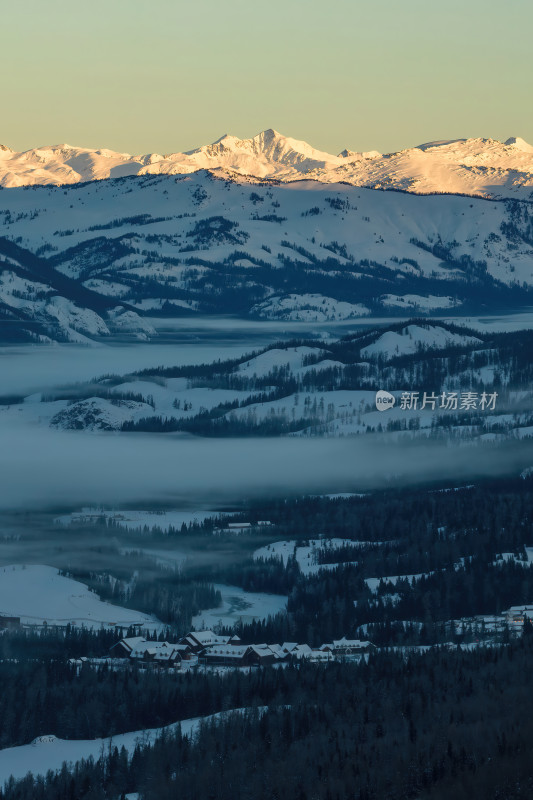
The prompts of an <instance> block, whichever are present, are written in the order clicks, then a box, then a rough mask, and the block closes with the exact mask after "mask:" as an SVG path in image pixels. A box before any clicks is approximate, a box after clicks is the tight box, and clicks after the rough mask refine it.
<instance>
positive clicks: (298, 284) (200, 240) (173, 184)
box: [0, 145, 533, 341]
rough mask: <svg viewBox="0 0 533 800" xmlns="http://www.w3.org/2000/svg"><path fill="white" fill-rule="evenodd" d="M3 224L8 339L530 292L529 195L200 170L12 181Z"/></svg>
mask: <svg viewBox="0 0 533 800" xmlns="http://www.w3.org/2000/svg"><path fill="white" fill-rule="evenodd" d="M509 146H510V145H509ZM439 147H441V145H439ZM442 147H445V146H444V145H442ZM429 149H430V150H431V149H432V148H429ZM420 152H421V153H425V152H427V150H421V151H420ZM289 155H290V156H291V158H292V157H293V156H292V155H291V154H290V153H289V154H287V153H285V156H286V157H287V158H289ZM300 155H302V153H301V154H300ZM285 156H283V155H280V158H285ZM302 157H303V156H302ZM302 163H303V162H302ZM0 225H1V234H2V236H1V237H0V339H1V340H3V341H6V340H17V341H20V340H25V339H33V340H35V338H39V337H40V338H41V340H42V339H43V338H45V337H48V338H51V339H54V340H78V341H80V340H82V341H84V340H86V339H87V338H89V339H91V338H99V337H101V336H104V337H105V336H110V335H116V334H120V335H123V334H128V335H133V336H137V337H144V338H145V337H149V336H151V335H153V333H154V330H153V327H152V326H151V324H150V322H149V321H147V320H146V317H154V316H166V317H172V316H180V315H195V314H235V315H239V316H247V315H252V316H255V317H257V318H266V319H281V320H289V321H290V320H300V321H305V322H313V321H317V322H320V321H338V320H344V319H352V318H354V319H355V318H357V317H362V316H363V317H364V316H368V315H372V314H378V315H382V314H384V313H385V314H387V316H390V315H401V316H403V317H406V316H412V315H420V314H432V313H439V312H442V310H446V311H447V312H450V311H452V312H453V311H455V310H460V311H461V313H462V312H465V311H468V312H477V313H485V312H487V311H488V310H498V311H500V310H502V309H503V308H513V309H514V308H516V307H517V306H521V305H522V306H525V305H531V304H532V300H533V206H532V205H531V204H530V203H527V202H524V201H519V200H501V201H494V200H490V201H488V200H483V199H479V198H472V197H460V196H448V195H446V196H444V195H441V196H419V195H414V194H411V193H408V192H381V191H374V190H370V189H364V188H359V187H356V186H351V185H348V184H346V183H335V184H324V183H320V182H318V181H311V180H301V181H298V182H293V183H276V184H272V183H268V182H264V181H257V180H255V179H254V180H252V181H251V180H250V179H248V178H244V177H239V176H236V175H235V173H233V174H232V177H231V178H228V177H227V175H226V176H222V175H216V174H215V173H214V172H213V171H209V170H199V171H196V172H194V173H193V174H186V175H183V174H180V175H174V176H172V175H144V176H134V177H125V178H117V179H112V180H101V181H91V182H89V183H83V184H75V185H72V186H63V187H57V186H34V187H29V186H27V187H23V188H18V189H9V190H6V191H1V192H0Z"/></svg>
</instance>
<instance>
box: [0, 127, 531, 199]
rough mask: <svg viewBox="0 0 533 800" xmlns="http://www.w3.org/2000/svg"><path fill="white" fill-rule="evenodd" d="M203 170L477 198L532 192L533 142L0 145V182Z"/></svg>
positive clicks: (226, 139) (230, 139) (266, 139)
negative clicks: (174, 149) (377, 146)
mask: <svg viewBox="0 0 533 800" xmlns="http://www.w3.org/2000/svg"><path fill="white" fill-rule="evenodd" d="M201 169H209V170H215V171H217V172H220V173H222V174H225V175H231V174H235V173H236V174H239V175H248V176H253V177H255V178H257V179H261V180H265V179H267V180H270V179H272V180H278V181H295V180H301V179H303V178H309V179H312V180H316V181H321V182H323V183H338V182H340V181H343V182H346V183H350V184H352V185H354V186H361V187H363V186H364V187H367V188H374V189H400V190H404V191H408V192H413V193H418V194H431V193H440V192H445V193H452V194H469V195H477V196H481V197H496V198H502V197H515V198H520V199H531V198H532V196H533V146H531V145H529V144H528V143H527V142H525V141H524V140H523V139H521V138H518V137H511V138H509V139H507V140H506V141H505V142H499V141H497V140H495V139H483V138H474V139H446V140H441V141H434V142H427V143H425V144H421V145H418V146H416V147H411V148H408V149H406V150H400V151H398V152H394V153H386V154H381V153H379V152H377V151H375V150H373V151H370V152H363V153H361V152H357V151H354V150H350V149H345V150H343V151H342V152H341V153H340V154H338V155H333V154H330V153H325V152H322V151H320V150H316V149H315V148H314V147H312V146H311V145H309V144H307V143H306V142H303V141H299V140H296V139H292V138H290V137H287V136H283V135H282V134H280V133H278V132H277V131H275V130H273V129H272V128H270V129H268V130H265V131H262V132H261V133H259V134H258V135H257V136H254V137H252V138H250V139H238V138H237V137H235V136H229V135H225V136H222V137H221V138H220V139H218V140H217V141H216V142H214V143H213V144H210V145H204V146H202V147H198V148H196V149H194V150H191V151H189V152H187V153H170V154H167V155H162V154H159V153H149V154H144V155H130V154H129V153H117V152H114V151H113V150H108V149H91V148H86V147H74V146H71V145H68V144H59V145H52V146H44V147H37V148H34V149H31V150H26V151H24V152H15V151H13V150H11V149H10V148H9V147H6V146H5V145H3V146H0V186H3V187H6V188H11V187H16V186H30V185H36V184H53V185H58V186H59V185H63V184H73V183H79V182H83V181H92V180H102V179H105V178H119V177H124V176H127V175H159V174H164V175H182V174H190V173H193V172H196V171H197V170H201Z"/></svg>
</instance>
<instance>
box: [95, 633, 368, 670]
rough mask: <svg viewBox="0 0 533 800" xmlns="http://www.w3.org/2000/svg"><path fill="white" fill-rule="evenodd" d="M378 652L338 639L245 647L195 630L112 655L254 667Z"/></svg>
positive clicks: (123, 647)
mask: <svg viewBox="0 0 533 800" xmlns="http://www.w3.org/2000/svg"><path fill="white" fill-rule="evenodd" d="M373 649H374V645H373V644H372V643H371V642H367V641H361V640H360V639H346V638H342V639H338V640H334V641H333V642H331V643H329V644H323V645H321V647H317V648H312V647H309V645H308V644H297V643H296V642H284V643H283V644H242V642H241V640H240V639H239V637H238V636H219V635H218V634H216V633H214V632H213V631H194V632H192V633H189V634H187V636H184V637H183V639H181V640H180V641H179V642H178V643H177V644H171V643H169V642H154V641H150V640H147V639H145V638H143V637H142V636H135V637H131V638H128V639H121V640H120V642H117V644H115V645H113V647H112V648H111V650H110V655H111V656H113V657H114V658H127V659H129V660H130V661H131V662H134V663H137V664H142V665H150V664H151V665H153V666H166V667H175V668H176V667H177V668H181V667H182V666H183V667H184V668H187V667H188V666H194V665H196V664H204V665H206V666H210V665H212V666H215V665H217V666H234V667H251V666H263V665H265V666H266V665H268V664H281V663H283V662H288V661H292V660H300V659H306V660H308V661H315V662H319V661H332V660H335V659H347V658H350V657H356V656H360V655H361V654H363V653H368V652H369V651H370V650H373Z"/></svg>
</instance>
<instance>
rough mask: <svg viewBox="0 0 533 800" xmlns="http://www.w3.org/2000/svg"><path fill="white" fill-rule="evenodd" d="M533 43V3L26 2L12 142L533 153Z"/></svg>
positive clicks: (14, 31)
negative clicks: (285, 140)
mask: <svg viewBox="0 0 533 800" xmlns="http://www.w3.org/2000/svg"><path fill="white" fill-rule="evenodd" d="M532 30H533V3H531V2H530V0H512V2H511V3H507V4H504V3H503V2H501V0H497V1H496V0H447V1H446V2H436V0H376V1H375V2H370V1H369V0H366V2H364V3H363V2H359V0H328V2H324V0H307V2H304V0H269V2H258V1H257V0H246V1H245V0H196V2H187V3H185V2H182V0H147V1H146V2H140V1H139V0H90V2H87V0H68V2H66V1H65V0H45V2H43V0H20V2H17V3H9V4H8V3H6V4H4V7H3V9H2V32H3V36H2V47H1V51H0V67H1V70H2V73H1V74H2V80H1V84H0V100H1V105H0V108H1V117H0V119H1V125H0V143H2V144H6V145H8V146H10V147H12V148H14V149H16V150H23V149H28V148H30V147H35V146H38V145H43V144H57V143H60V142H68V143H69V144H76V145H80V146H87V147H109V148H111V149H114V150H121V151H125V152H130V153H146V152H154V151H156V152H160V153H168V152H175V151H180V150H188V149H191V148H193V147H196V146H198V145H201V144H206V143H208V142H211V141H214V140H215V139H218V138H219V137H220V136H221V135H223V134H224V133H232V134H234V135H236V136H239V137H242V138H244V137H248V136H253V135H255V134H256V133H258V132H259V131H261V130H263V129H265V128H269V127H273V128H276V129H277V130H278V131H280V132H282V133H284V134H286V135H287V136H293V137H294V138H297V139H305V140H306V141H308V142H310V143H311V144H312V145H313V146H315V147H317V148H319V149H323V150H327V151H329V152H334V153H337V152H339V151H340V150H342V149H343V148H344V147H348V148H350V149H353V150H371V149H377V150H380V151H382V152H390V151H393V150H398V149H401V148H404V147H408V146H412V145H416V144H420V143H421V142H425V141H430V140H433V139H443V138H456V137H470V136H488V137H493V138H496V139H506V138H508V137H509V136H521V137H523V138H524V139H526V140H528V141H530V142H533V103H532V98H531V95H532V85H533V80H532V78H533V74H532V73H533V69H532V64H533V53H532V44H531V31H532Z"/></svg>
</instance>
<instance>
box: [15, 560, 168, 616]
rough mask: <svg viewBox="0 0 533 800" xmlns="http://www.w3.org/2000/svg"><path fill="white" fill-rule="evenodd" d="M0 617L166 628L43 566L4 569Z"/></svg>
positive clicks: (23, 565)
mask: <svg viewBox="0 0 533 800" xmlns="http://www.w3.org/2000/svg"><path fill="white" fill-rule="evenodd" d="M0 614H4V615H7V616H14V617H20V619H21V622H22V623H23V624H27V625H43V623H46V624H48V625H67V624H69V623H70V624H71V625H78V626H84V627H86V628H100V627H101V626H114V625H119V626H124V627H128V626H129V625H142V626H143V627H144V628H149V629H152V630H158V629H160V628H162V627H163V626H162V623H160V622H159V621H158V620H157V619H156V618H155V617H153V616H149V615H148V614H143V613H141V612H140V611H132V610H131V609H128V608H121V607H120V606H114V605H112V604H111V603H106V602H103V601H102V600H100V598H99V597H98V595H97V594H95V593H94V592H91V591H90V590H89V589H88V588H87V586H85V584H83V583H80V582H79V581H76V580H73V579H72V578H66V577H64V576H62V575H60V574H59V570H57V569H56V568H55V567H48V566H44V565H42V564H14V565H10V566H6V567H0Z"/></svg>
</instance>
